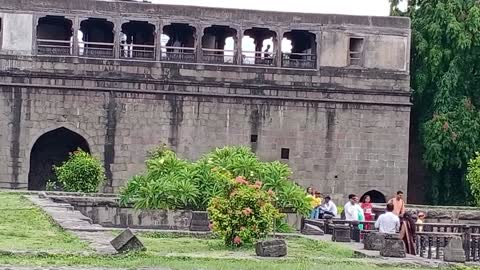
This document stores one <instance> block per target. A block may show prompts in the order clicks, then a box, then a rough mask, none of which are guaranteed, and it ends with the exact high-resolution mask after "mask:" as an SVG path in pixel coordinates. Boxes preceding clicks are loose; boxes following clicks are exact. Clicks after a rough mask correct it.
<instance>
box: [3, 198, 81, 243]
mask: <svg viewBox="0 0 480 270" xmlns="http://www.w3.org/2000/svg"><path fill="white" fill-rule="evenodd" d="M0 250H2V251H49V252H81V251H85V250H89V248H88V246H87V245H86V244H85V243H83V242H81V241H80V240H78V239H77V238H76V237H74V236H72V235H70V234H69V233H66V232H64V231H62V230H61V229H60V228H59V227H57V226H53V225H52V223H51V220H50V218H49V217H48V216H47V215H46V214H44V213H43V212H42V211H41V210H40V209H39V208H37V207H36V206H34V205H33V204H32V203H31V202H29V201H28V200H27V199H25V198H23V197H22V196H20V195H18V194H13V193H5V192H3V193H2V192H0Z"/></svg>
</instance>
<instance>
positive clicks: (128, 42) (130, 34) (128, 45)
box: [120, 21, 155, 59]
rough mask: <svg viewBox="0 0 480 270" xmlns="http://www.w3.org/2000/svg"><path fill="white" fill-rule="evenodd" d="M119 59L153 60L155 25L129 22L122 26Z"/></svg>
mask: <svg viewBox="0 0 480 270" xmlns="http://www.w3.org/2000/svg"><path fill="white" fill-rule="evenodd" d="M120 50H121V53H120V55H121V57H122V58H140V59H155V25H153V24H150V23H148V22H140V21H130V22H127V23H124V24H123V25H122V36H121V44H120Z"/></svg>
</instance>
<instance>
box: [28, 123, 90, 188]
mask: <svg viewBox="0 0 480 270" xmlns="http://www.w3.org/2000/svg"><path fill="white" fill-rule="evenodd" d="M78 148H80V149H82V150H83V151H86V152H88V153H90V148H89V146H88V143H87V141H86V140H85V139H84V138H83V137H82V136H80V135H79V134H77V133H75V132H73V131H71V130H69V129H66V128H64V127H62V128H57V129H55V130H52V131H49V132H47V133H45V134H43V135H42V136H40V138H38V139H37V141H36V142H35V144H34V145H33V147H32V151H31V153H30V172H29V173H28V189H29V190H45V187H46V184H47V181H48V180H49V179H52V180H54V177H55V176H54V172H53V166H54V165H57V166H58V165H60V164H62V162H63V161H65V160H67V159H68V157H69V153H71V152H73V151H75V150H77V149H78Z"/></svg>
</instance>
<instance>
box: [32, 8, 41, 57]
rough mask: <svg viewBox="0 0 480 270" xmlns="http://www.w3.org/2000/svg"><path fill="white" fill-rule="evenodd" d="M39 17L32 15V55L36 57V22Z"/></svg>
mask: <svg viewBox="0 0 480 270" xmlns="http://www.w3.org/2000/svg"><path fill="white" fill-rule="evenodd" d="M40 18H41V17H40V16H38V15H33V31H32V35H33V38H32V55H37V54H38V50H37V27H38V20H40Z"/></svg>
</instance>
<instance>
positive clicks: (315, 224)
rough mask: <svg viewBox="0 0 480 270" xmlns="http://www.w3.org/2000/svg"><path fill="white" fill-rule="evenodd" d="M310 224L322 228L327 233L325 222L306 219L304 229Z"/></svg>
mask: <svg viewBox="0 0 480 270" xmlns="http://www.w3.org/2000/svg"><path fill="white" fill-rule="evenodd" d="M307 224H310V225H314V226H317V227H318V228H320V229H321V230H322V231H325V222H324V221H323V220H318V219H305V220H304V227H305V225H307Z"/></svg>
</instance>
